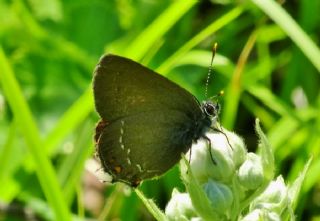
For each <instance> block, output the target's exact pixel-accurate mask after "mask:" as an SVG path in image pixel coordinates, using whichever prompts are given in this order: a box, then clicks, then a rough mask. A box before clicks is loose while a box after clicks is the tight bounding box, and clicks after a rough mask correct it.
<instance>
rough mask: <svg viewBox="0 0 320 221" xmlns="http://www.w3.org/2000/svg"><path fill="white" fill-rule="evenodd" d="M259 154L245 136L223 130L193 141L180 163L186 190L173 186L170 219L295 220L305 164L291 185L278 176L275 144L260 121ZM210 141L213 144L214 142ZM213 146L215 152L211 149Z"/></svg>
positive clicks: (169, 209)
mask: <svg viewBox="0 0 320 221" xmlns="http://www.w3.org/2000/svg"><path fill="white" fill-rule="evenodd" d="M256 131H257V134H258V136H259V138H260V143H259V151H258V152H259V154H255V153H248V152H247V149H246V146H245V144H244V142H243V140H242V139H241V138H240V137H239V136H238V135H236V134H234V133H232V132H229V131H227V130H225V129H223V133H219V132H217V133H209V134H207V137H208V138H209V139H210V142H208V141H207V140H205V139H204V140H202V141H199V142H198V143H197V144H195V145H194V146H192V153H191V160H190V164H189V161H188V160H186V159H189V157H190V156H186V157H184V158H183V159H182V160H181V162H180V168H181V177H182V180H183V182H184V184H185V186H186V190H187V192H185V193H180V192H179V191H178V190H176V189H175V190H174V191H173V193H172V198H171V200H170V201H169V203H168V205H167V207H166V211H165V213H166V217H167V218H168V219H169V220H219V221H220V220H222V221H223V220H241V221H251V220H288V219H290V220H294V213H293V211H294V205H295V202H296V201H297V196H298V192H299V190H300V188H301V184H302V181H303V179H304V176H305V173H306V169H307V167H308V165H309V163H308V164H307V165H306V167H305V170H304V171H303V172H302V174H301V175H300V176H299V177H298V178H297V179H296V181H295V182H294V183H293V184H292V185H286V184H285V182H284V180H283V178H282V176H278V177H277V178H276V179H275V180H274V181H273V179H274V158H273V153H272V149H271V147H270V145H269V143H268V141H267V139H266V136H265V135H264V134H263V132H262V130H261V128H260V126H259V122H258V120H257V122H256ZM210 143H211V144H210ZM210 151H211V154H210Z"/></svg>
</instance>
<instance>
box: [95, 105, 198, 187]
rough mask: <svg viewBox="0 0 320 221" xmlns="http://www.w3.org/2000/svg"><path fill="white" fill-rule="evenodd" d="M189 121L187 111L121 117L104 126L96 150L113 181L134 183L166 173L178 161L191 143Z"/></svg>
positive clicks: (133, 184)
mask: <svg viewBox="0 0 320 221" xmlns="http://www.w3.org/2000/svg"><path fill="white" fill-rule="evenodd" d="M155 116H156V117H155ZM162 119H163V120H162ZM190 124H192V122H191V121H190V119H189V118H188V117H187V116H186V115H185V114H183V113H182V112H179V111H174V110H166V111H157V112H144V113H141V114H136V115H132V116H129V117H126V118H121V119H119V120H116V121H113V122H112V123H110V124H108V125H107V126H106V127H105V128H104V129H103V131H102V133H101V136H100V138H99V139H98V145H97V147H98V148H97V151H98V154H99V156H100V159H101V162H102V164H103V166H104V168H105V169H106V171H107V172H108V173H110V174H112V175H113V178H114V181H123V182H126V183H129V184H130V185H131V186H135V185H136V184H138V183H139V182H140V181H141V180H144V179H148V178H152V177H156V176H159V175H161V174H163V173H164V172H166V171H167V170H168V169H170V168H171V167H172V166H173V165H175V164H176V163H177V162H178V160H179V159H180V157H181V153H182V152H184V153H185V152H186V151H187V150H188V149H189V148H190V146H191V144H192V140H191V139H190V138H189V137H188V136H187V130H188V128H190V127H192V125H190Z"/></svg>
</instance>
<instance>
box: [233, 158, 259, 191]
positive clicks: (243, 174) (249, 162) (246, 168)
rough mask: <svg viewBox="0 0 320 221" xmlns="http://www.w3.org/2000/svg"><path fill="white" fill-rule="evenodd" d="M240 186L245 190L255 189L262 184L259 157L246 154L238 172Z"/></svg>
mask: <svg viewBox="0 0 320 221" xmlns="http://www.w3.org/2000/svg"><path fill="white" fill-rule="evenodd" d="M238 179H239V182H240V184H241V185H242V186H243V187H245V188H246V189H249V190H253V189H257V188H258V187H259V186H261V184H262V183H263V179H264V177H263V168H262V162H261V158H260V156H258V155H256V154H254V153H248V154H247V159H246V161H245V162H244V163H243V164H242V165H241V167H240V169H239V172H238Z"/></svg>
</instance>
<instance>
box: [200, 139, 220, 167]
mask: <svg viewBox="0 0 320 221" xmlns="http://www.w3.org/2000/svg"><path fill="white" fill-rule="evenodd" d="M203 138H204V139H205V140H206V141H208V143H209V144H208V148H209V149H208V151H209V154H210V158H211V161H212V163H213V164H214V165H217V163H216V161H215V160H214V159H213V155H212V152H211V140H210V139H209V138H208V137H207V136H203Z"/></svg>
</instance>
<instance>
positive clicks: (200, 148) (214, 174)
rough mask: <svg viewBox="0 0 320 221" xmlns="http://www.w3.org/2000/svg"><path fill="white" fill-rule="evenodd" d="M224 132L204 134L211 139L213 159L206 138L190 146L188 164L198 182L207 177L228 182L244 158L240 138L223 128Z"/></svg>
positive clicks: (243, 149)
mask: <svg viewBox="0 0 320 221" xmlns="http://www.w3.org/2000/svg"><path fill="white" fill-rule="evenodd" d="M224 134H225V135H226V136H225V135H224ZM224 134H223V133H219V132H215V133H207V134H206V136H207V137H208V138H209V139H210V141H211V154H212V158H213V159H211V154H210V152H209V148H208V145H209V142H208V141H207V140H205V139H202V140H200V141H199V142H198V143H197V144H194V145H193V146H192V150H191V162H190V166H191V169H192V171H193V174H194V175H195V177H196V179H197V180H198V181H199V182H200V183H205V182H207V180H208V179H209V178H212V179H214V180H218V181H223V182H230V181H231V178H232V176H233V175H234V173H235V169H236V167H238V166H239V165H240V164H241V163H242V162H243V161H244V160H245V156H246V148H245V145H244V143H243V141H242V139H241V138H240V137H238V136H237V135H235V134H234V133H231V132H228V131H225V130H224ZM213 161H214V162H213Z"/></svg>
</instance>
